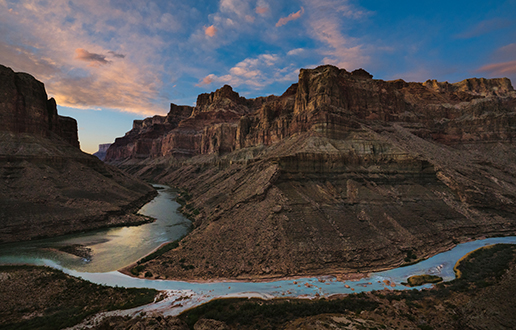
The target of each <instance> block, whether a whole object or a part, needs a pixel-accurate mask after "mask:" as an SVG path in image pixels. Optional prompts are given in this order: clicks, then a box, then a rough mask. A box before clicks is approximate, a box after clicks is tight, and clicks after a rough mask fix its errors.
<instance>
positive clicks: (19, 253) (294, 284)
mask: <svg viewBox="0 0 516 330" xmlns="http://www.w3.org/2000/svg"><path fill="white" fill-rule="evenodd" d="M156 187H158V188H160V190H159V195H158V196H157V197H156V198H155V199H154V200H153V201H151V202H149V203H148V204H146V205H145V206H144V207H142V209H141V210H140V211H139V213H141V214H144V215H147V216H151V217H154V218H156V219H157V220H156V221H155V222H153V223H150V224H145V225H141V226H136V227H121V228H113V229H107V230H101V231H96V232H92V233H85V234H80V235H69V236H64V237H58V238H54V239H48V240H40V241H34V242H19V243H16V244H9V245H3V246H0V264H6V263H26V264H34V265H46V266H50V267H54V268H57V269H61V270H63V271H64V272H65V273H68V274H70V275H73V276H77V277H81V278H83V279H86V280H89V281H91V282H94V283H98V284H105V285H110V286H123V287H137V288H154V289H157V290H167V294H168V298H167V299H165V300H163V301H161V302H159V303H156V304H151V305H148V306H144V307H139V308H136V309H133V310H132V312H134V311H141V310H147V311H149V310H153V311H155V310H161V311H163V312H165V314H166V315H176V314H179V313H180V312H182V311H183V310H185V309H187V308H190V307H193V306H197V305H199V304H202V303H205V302H207V301H209V300H212V299H214V298H219V297H261V298H274V297H301V298H314V297H320V296H330V295H333V294H347V293H358V292H363V291H372V290H382V289H389V290H394V289H395V290H405V289H408V288H407V287H405V286H403V285H402V284H401V283H402V282H406V280H407V278H408V277H410V276H412V275H420V274H432V275H438V276H441V277H443V279H444V280H445V281H450V280H452V279H454V278H455V274H454V272H453V266H454V265H455V263H456V262H457V261H458V260H459V259H460V258H461V257H462V256H464V255H465V254H467V253H468V252H470V251H473V250H475V249H478V248H479V247H482V246H487V245H492V244H498V243H510V244H516V237H515V236H511V237H496V238H487V239H483V240H476V241H471V242H467V243H463V244H459V245H457V246H456V247H455V248H453V249H452V250H450V251H447V252H443V253H440V254H438V255H436V256H434V257H431V258H429V259H427V260H424V261H422V262H419V263H417V264H414V265H410V266H407V267H400V268H396V269H391V270H388V271H383V272H376V273H371V274H369V277H367V278H363V279H360V280H356V281H347V282H339V281H336V280H335V278H334V277H332V276H327V277H306V278H301V279H295V280H293V279H289V280H277V281H267V282H243V281H225V282H221V281H217V282H204V283H195V282H183V281H170V280H147V279H139V278H133V277H130V276H127V275H124V274H122V273H120V272H118V271H116V270H117V269H120V268H123V267H124V266H127V265H129V264H131V263H133V262H135V261H137V260H138V259H140V258H141V257H143V256H144V255H146V254H148V253H150V252H151V251H152V250H154V249H155V248H157V247H158V246H159V245H161V244H162V243H164V242H168V241H173V240H176V239H178V238H180V237H181V236H183V235H185V234H186V233H187V232H188V229H189V228H190V226H191V223H190V221H188V220H187V219H185V218H184V217H183V216H182V215H181V214H180V213H178V211H177V208H178V207H179V204H178V203H176V202H175V201H174V198H175V197H176V193H175V192H174V191H173V190H171V189H170V188H169V187H167V186H159V185H156ZM71 244H82V245H83V246H85V247H88V248H91V251H92V256H91V260H89V259H84V258H79V257H76V256H71V255H69V254H67V253H63V252H59V251H58V250H56V247H59V246H64V245H71ZM431 286H432V285H431V284H427V285H423V286H420V287H417V288H418V289H420V288H425V287H431ZM410 289H412V288H410ZM130 312H131V311H127V313H130Z"/></svg>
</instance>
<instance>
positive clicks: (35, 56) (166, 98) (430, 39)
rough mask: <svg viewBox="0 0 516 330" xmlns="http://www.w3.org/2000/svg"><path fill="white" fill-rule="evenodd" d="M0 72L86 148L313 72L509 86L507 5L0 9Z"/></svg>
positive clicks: (117, 4) (306, 2)
mask: <svg viewBox="0 0 516 330" xmlns="http://www.w3.org/2000/svg"><path fill="white" fill-rule="evenodd" d="M0 64H3V65H6V66H8V67H11V68H12V69H13V70H15V71H23V72H28V73H30V74H32V75H34V76H35V77H36V78H37V79H39V80H41V81H43V82H44V83H45V86H46V88H47V92H48V94H49V96H52V97H55V98H56V100H57V103H58V105H59V113H60V114H62V115H67V116H72V117H74V118H76V119H77V120H78V122H79V137H80V142H81V147H82V149H83V150H84V151H86V152H90V153H92V152H95V151H96V150H97V146H98V144H100V143H110V142H113V141H114V139H115V137H118V136H122V135H124V134H125V132H127V131H128V130H130V129H131V127H132V121H133V120H134V119H141V118H144V117H147V116H152V115H156V114H159V115H164V114H166V113H167V112H168V109H169V104H170V102H173V103H176V104H186V105H194V104H195V100H196V98H197V95H198V94H200V93H206V92H211V91H214V90H215V89H217V88H220V87H221V86H222V85H224V84H230V85H231V86H233V89H235V90H236V91H237V92H239V93H240V94H241V95H243V96H246V97H257V96H265V95H269V94H276V95H279V94H282V93H283V91H285V90H286V89H287V88H288V86H290V85H291V84H292V83H294V82H296V81H297V76H298V72H299V69H300V68H313V67H316V66H318V65H321V64H334V65H337V66H339V67H341V68H345V69H346V70H348V71H351V70H354V69H357V68H364V69H365V70H367V71H368V72H370V73H371V74H373V75H374V78H376V79H384V80H389V79H397V78H402V79H405V80H407V81H425V80H427V79H437V80H440V81H445V80H447V81H450V82H456V81H460V80H462V79H465V78H469V77H487V78H491V77H509V78H511V80H512V81H516V1H514V0H512V1H420V2H415V1H379V0H378V1H375V0H368V1H358V0H356V1H354V0H340V1H337V0H290V1H286V0H276V1H272V0H241V1H237V0H220V1H203V0H200V1H175V0H169V1H135V0H111V1H108V0H88V1H80V0H17V1H11V0H0Z"/></svg>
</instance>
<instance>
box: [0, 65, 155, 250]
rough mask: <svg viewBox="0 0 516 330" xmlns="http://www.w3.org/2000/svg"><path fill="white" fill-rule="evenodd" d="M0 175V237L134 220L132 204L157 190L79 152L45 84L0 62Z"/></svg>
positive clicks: (72, 126) (71, 127)
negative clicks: (46, 90)
mask: <svg viewBox="0 0 516 330" xmlns="http://www.w3.org/2000/svg"><path fill="white" fill-rule="evenodd" d="M0 182H1V183H0V242H9V241H17V240H28V239H32V238H36V237H42V236H55V235H60V234H65V233H69V232H74V231H82V230H87V229H95V228H100V227H106V226H110V225H120V224H124V223H127V224H129V223H138V222H141V221H142V220H145V219H143V218H141V217H139V216H136V215H134V214H131V211H132V210H133V209H135V208H137V207H138V206H139V205H141V204H142V203H144V202H146V201H148V200H149V199H150V198H152V196H153V195H154V193H155V192H154V189H153V188H152V187H150V186H149V185H147V184H145V183H144V182H142V181H140V180H138V179H136V178H133V177H130V176H128V175H127V174H124V173H123V172H121V171H120V170H118V169H116V168H114V167H112V166H109V165H106V164H104V163H102V162H101V161H100V160H98V159H97V158H96V157H94V156H91V155H88V154H85V153H83V152H81V151H80V150H79V141H78V139H77V122H76V121H75V119H73V118H69V117H62V116H59V115H58V114H57V108H56V103H55V101H54V99H50V100H47V94H46V92H45V88H44V86H43V84H42V83H41V82H39V81H37V80H36V79H35V78H34V77H32V76H30V75H29V74H26V73H15V72H13V71H12V70H11V69H9V68H6V67H4V66H1V65H0ZM128 213H129V214H128Z"/></svg>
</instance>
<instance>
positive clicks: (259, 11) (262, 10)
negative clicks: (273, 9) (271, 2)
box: [254, 6, 269, 15]
mask: <svg viewBox="0 0 516 330" xmlns="http://www.w3.org/2000/svg"><path fill="white" fill-rule="evenodd" d="M254 11H255V12H256V13H257V14H260V15H263V14H266V13H267V12H268V11H269V7H260V6H258V7H256V8H255V9H254Z"/></svg>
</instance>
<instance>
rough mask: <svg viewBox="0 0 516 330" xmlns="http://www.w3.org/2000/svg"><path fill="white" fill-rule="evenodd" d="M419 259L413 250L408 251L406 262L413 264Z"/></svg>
mask: <svg viewBox="0 0 516 330" xmlns="http://www.w3.org/2000/svg"><path fill="white" fill-rule="evenodd" d="M416 259H417V256H416V254H415V253H414V252H413V251H412V250H408V251H407V256H406V257H405V259H404V260H405V262H409V263H413V262H414V260H416Z"/></svg>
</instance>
